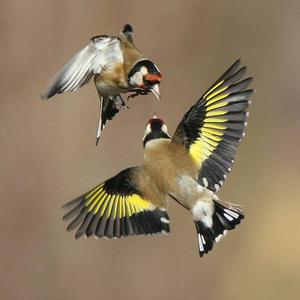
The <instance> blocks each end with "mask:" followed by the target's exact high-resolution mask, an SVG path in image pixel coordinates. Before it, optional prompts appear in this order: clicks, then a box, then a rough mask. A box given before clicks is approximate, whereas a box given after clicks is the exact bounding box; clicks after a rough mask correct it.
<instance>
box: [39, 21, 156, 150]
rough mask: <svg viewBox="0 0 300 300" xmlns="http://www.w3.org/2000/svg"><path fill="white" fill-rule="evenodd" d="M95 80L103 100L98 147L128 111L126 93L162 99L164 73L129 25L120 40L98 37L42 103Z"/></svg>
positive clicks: (57, 77) (62, 72) (61, 74)
mask: <svg viewBox="0 0 300 300" xmlns="http://www.w3.org/2000/svg"><path fill="white" fill-rule="evenodd" d="M92 77H94V82H95V85H96V89H97V91H98V95H99V98H100V117H99V123H98V129H97V141H96V145H97V144H98V141H99V138H100V134H101V131H102V129H103V128H104V127H105V125H106V123H107V121H108V120H111V119H112V118H113V117H114V116H115V114H116V113H118V112H119V110H120V109H121V107H122V106H124V107H127V106H126V105H125V103H124V100H123V99H122V97H121V94H122V93H127V92H134V94H133V95H131V96H129V97H134V96H136V95H146V94H148V93H149V92H152V93H153V94H154V95H155V96H156V97H157V98H158V99H159V98H160V93H159V83H160V81H161V73H160V71H159V70H158V68H157V66H156V65H155V64H154V63H153V62H152V61H151V60H149V59H148V58H146V57H145V56H144V55H143V54H142V53H141V52H140V51H139V50H138V49H137V48H136V47H135V45H134V43H133V30H132V27H131V26H130V25H129V24H127V25H125V26H124V29H123V31H122V32H121V34H120V36H119V37H116V36H110V35H100V36H95V37H93V38H91V39H90V41H89V44H88V45H87V46H86V47H84V48H83V49H81V50H80V51H79V52H78V53H77V54H76V55H75V56H73V58H72V59H71V60H70V61H69V62H68V63H67V64H66V65H65V66H64V67H63V68H62V69H61V70H60V71H59V72H58V73H57V74H56V75H55V76H54V78H53V79H52V80H51V81H50V83H49V85H48V87H47V88H46V90H45V91H44V92H43V93H42V95H41V97H42V99H49V98H51V97H52V96H55V95H56V94H61V93H64V92H68V91H75V90H77V89H78V88H80V87H82V86H83V85H85V84H87V83H88V82H89V81H90V79H91V78H92Z"/></svg>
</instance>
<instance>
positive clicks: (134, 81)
mask: <svg viewBox="0 0 300 300" xmlns="http://www.w3.org/2000/svg"><path fill="white" fill-rule="evenodd" d="M147 73H148V70H147V68H146V67H141V68H140V70H139V71H138V72H136V73H134V74H133V75H132V76H131V77H130V79H129V82H130V84H131V85H132V86H141V85H142V84H143V83H144V81H143V77H144V75H146V74H147Z"/></svg>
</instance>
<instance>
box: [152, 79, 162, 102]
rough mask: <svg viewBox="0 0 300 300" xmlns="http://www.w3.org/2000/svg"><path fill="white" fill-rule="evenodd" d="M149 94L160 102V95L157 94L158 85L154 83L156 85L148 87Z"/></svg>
mask: <svg viewBox="0 0 300 300" xmlns="http://www.w3.org/2000/svg"><path fill="white" fill-rule="evenodd" d="M150 92H152V93H153V94H154V95H155V96H156V98H157V100H158V101H159V100H160V93H159V86H158V83H156V84H154V85H152V86H151V87H150Z"/></svg>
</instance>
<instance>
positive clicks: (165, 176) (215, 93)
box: [63, 61, 253, 256]
mask: <svg viewBox="0 0 300 300" xmlns="http://www.w3.org/2000/svg"><path fill="white" fill-rule="evenodd" d="M245 72H246V67H240V62H239V61H237V62H235V63H234V64H233V65H232V66H231V67H230V68H229V69H228V70H227V71H226V72H225V73H224V74H223V75H222V76H221V77H220V78H219V79H218V80H217V81H216V83H215V84H214V85H213V86H212V87H211V88H210V89H209V90H208V91H207V92H206V93H204V95H203V96H202V97H201V98H200V99H199V100H198V102H197V103H196V104H195V105H193V106H192V107H191V108H190V110H189V111H188V112H187V113H186V114H185V115H184V117H183V119H182V120H181V122H180V123H179V125H178V127H177V129H176V131H175V134H174V136H173V137H172V138H171V137H170V136H169V134H168V131H167V126H166V124H165V123H164V122H163V121H162V120H161V119H159V118H157V117H156V116H154V117H153V118H152V119H151V120H150V121H149V122H148V124H147V126H146V129H145V135H144V138H143V144H144V161H143V164H142V165H141V166H138V167H132V168H128V169H126V170H123V171H121V172H120V173H119V174H117V175H116V176H114V177H112V178H110V179H109V180H107V181H105V182H102V183H100V184H99V185H98V186H96V187H95V188H93V189H92V190H90V191H89V192H87V193H86V194H84V195H82V196H80V197H79V198H77V199H75V200H73V201H71V202H69V203H67V204H66V205H65V206H64V207H65V208H67V209H68V212H67V213H66V214H65V215H64V217H63V218H64V219H71V222H70V224H69V225H68V227H67V230H72V229H75V228H76V229H77V231H76V234H75V238H79V237H80V236H82V235H85V236H87V237H90V236H92V235H95V236H96V237H98V238H101V237H103V236H104V237H107V238H119V237H125V236H128V235H138V234H147V235H151V234H160V233H168V232H169V231H170V227H169V217H168V214H167V211H166V207H167V201H168V198H171V199H173V200H175V201H177V202H178V203H179V204H180V205H182V206H183V207H184V208H185V209H187V210H188V211H189V212H190V213H191V214H192V218H193V221H194V223H195V226H196V231H197V237H198V245H199V252H200V256H203V255H204V253H208V252H209V251H210V250H211V249H212V247H213V245H214V243H216V242H218V241H219V240H220V239H221V237H223V236H224V235H225V234H226V233H227V231H228V230H231V229H234V228H235V226H236V225H237V224H239V223H240V221H241V220H242V219H243V218H244V214H243V211H242V209H241V208H240V207H239V206H238V205H235V204H232V203H228V202H223V201H221V200H219V198H218V197H217V195H216V194H215V192H217V191H218V190H219V188H220V187H221V186H222V184H223V182H224V180H225V179H226V176H227V175H228V173H229V172H230V169H231V167H232V165H233V161H234V158H235V155H236V150H237V147H238V144H239V142H240V141H241V139H242V137H243V136H244V131H245V126H246V118H247V112H246V110H247V107H248V105H249V103H250V102H249V98H250V96H251V95H252V93H253V90H251V89H247V87H248V85H249V84H250V82H251V80H252V79H251V78H247V79H244V80H241V78H242V77H243V75H244V74H245Z"/></svg>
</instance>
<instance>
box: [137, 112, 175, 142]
mask: <svg viewBox="0 0 300 300" xmlns="http://www.w3.org/2000/svg"><path fill="white" fill-rule="evenodd" d="M170 138H171V137H170V136H169V133H168V127H167V125H166V124H165V123H164V121H163V120H162V119H159V118H158V117H157V116H156V114H154V115H153V117H152V118H151V119H150V120H149V121H148V123H147V125H146V128H145V134H144V138H143V144H144V147H145V145H146V144H147V143H148V142H149V141H153V140H157V139H170Z"/></svg>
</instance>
